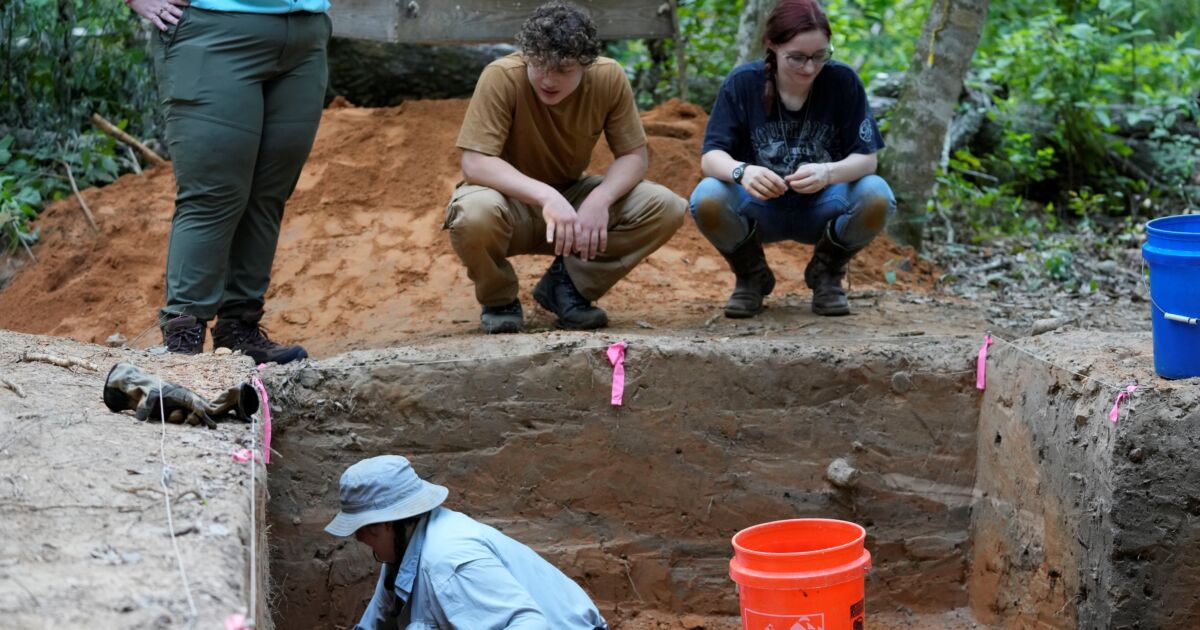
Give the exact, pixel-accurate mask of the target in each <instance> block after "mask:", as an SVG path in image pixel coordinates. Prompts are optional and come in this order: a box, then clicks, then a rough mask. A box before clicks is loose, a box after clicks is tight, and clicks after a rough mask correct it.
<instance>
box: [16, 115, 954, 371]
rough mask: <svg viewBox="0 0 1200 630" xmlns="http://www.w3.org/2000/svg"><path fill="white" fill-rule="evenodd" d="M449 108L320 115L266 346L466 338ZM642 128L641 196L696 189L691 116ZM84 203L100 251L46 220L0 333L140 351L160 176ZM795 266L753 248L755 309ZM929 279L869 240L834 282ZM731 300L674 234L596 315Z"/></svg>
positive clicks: (159, 279)
mask: <svg viewBox="0 0 1200 630" xmlns="http://www.w3.org/2000/svg"><path fill="white" fill-rule="evenodd" d="M466 104H467V101H465V100H447V101H412V102H408V103H405V104H403V105H402V106H400V107H395V108H389V109H367V108H354V107H348V106H346V104H345V103H339V104H338V107H336V108H331V109H329V110H327V111H326V113H325V116H324V119H323V120H322V123H321V129H320V132H319V134H318V137H317V142H316V146H315V147H314V149H313V152H312V156H311V157H310V159H309V161H308V164H307V166H306V167H305V169H304V172H303V175H302V176H301V178H300V183H299V185H298V187H297V190H296V193H295V195H294V196H293V197H292V200H291V201H290V203H289V204H288V209H287V215H286V217H285V219H284V224H283V230H282V234H281V238H280V242H279V247H278V251H277V254H276V258H275V268H274V282H273V285H272V288H271V290H270V293H269V295H268V302H267V309H268V317H267V320H266V323H267V325H268V326H269V328H270V329H271V331H272V334H273V336H275V337H277V338H280V339H287V340H296V341H300V342H302V343H304V344H305V345H306V346H307V347H308V349H309V350H310V351H311V352H313V353H314V354H316V355H318V356H320V355H326V356H327V355H331V354H335V353H337V352H340V351H344V350H350V349H361V348H371V347H386V346H389V345H394V344H396V343H398V342H402V341H404V340H406V339H410V338H412V337H413V336H420V335H436V334H445V333H469V332H473V331H475V330H476V329H477V326H478V316H479V306H478V304H477V303H476V302H475V299H474V291H473V287H472V285H471V282H470V280H469V279H468V278H467V275H466V271H465V270H464V268H463V267H462V265H461V264H460V262H459V260H458V258H457V256H455V254H454V252H453V251H452V249H451V248H450V244H449V240H448V238H447V235H446V234H445V233H444V232H443V231H442V229H441V228H442V221H443V216H444V209H445V204H446V202H447V200H448V198H449V196H450V193H451V191H452V190H453V189H454V186H455V185H456V183H457V182H458V181H459V180H460V178H461V174H460V171H459V167H458V150H457V149H456V148H455V147H454V142H455V138H456V136H457V134H458V128H459V124H460V123H461V121H462V117H463V114H464V112H465V111H466ZM643 120H644V122H645V125H646V131H647V133H648V134H649V136H650V143H649V148H650V172H649V175H648V179H651V180H654V181H657V182H660V183H662V184H665V185H667V186H669V187H670V188H671V189H672V190H674V191H675V192H676V193H678V194H679V195H681V196H684V197H687V196H688V195H689V193H690V192H691V189H692V187H693V186H694V185H695V184H696V183H697V182H698V181H699V179H700V171H699V154H700V143H701V140H702V138H703V135H704V125H705V123H706V116H705V114H704V112H703V110H701V109H700V108H698V107H695V106H693V105H687V104H682V103H679V102H675V101H672V102H669V103H667V104H664V105H663V106H661V107H659V108H657V109H655V110H654V111H651V112H648V113H646V114H644V115H643ZM213 150H214V151H220V150H221V148H220V147H213ZM611 160H612V156H611V153H610V152H609V151H608V150H607V148H606V146H605V145H604V143H603V142H602V143H601V145H600V146H599V147H597V149H596V154H595V156H594V160H593V163H592V167H591V169H590V170H591V171H592V172H596V173H602V172H603V170H604V169H605V167H606V166H607V165H608V164H609V163H610V162H611ZM83 195H84V197H85V199H86V200H87V202H88V204H89V206H91V208H92V211H93V212H94V213H95V215H96V221H97V223H98V224H99V225H100V229H101V233H100V234H95V233H93V232H92V231H91V229H90V228H89V227H88V225H87V223H86V222H85V220H84V217H83V214H82V212H81V210H80V208H79V204H78V202H77V201H75V200H74V199H73V198H72V199H67V200H64V201H61V202H58V203H56V204H53V205H52V206H51V207H49V208H48V209H47V210H46V212H45V213H44V214H43V215H42V217H41V218H40V219H39V221H38V224H37V227H38V228H39V229H40V230H41V234H42V240H41V242H40V243H39V245H38V246H37V247H36V248H35V252H36V254H37V256H38V258H39V261H40V262H39V263H38V264H36V265H32V266H29V267H27V268H26V269H25V270H24V271H23V272H21V273H20V274H19V275H18V276H17V277H16V278H15V279H14V280H13V282H12V284H11V285H10V286H9V287H7V288H6V289H5V290H4V291H3V292H0V328H5V329H10V330H15V331H21V332H29V333H39V334H50V335H59V336H66V337H73V338H75V339H79V340H81V341H92V342H103V340H104V339H105V338H107V337H108V336H109V335H111V334H113V333H116V332H120V333H122V334H124V335H125V336H126V337H128V338H130V339H131V340H134V341H133V342H132V345H134V346H137V347H147V346H149V345H152V344H154V343H157V342H158V340H159V335H158V331H157V330H154V329H153V328H152V326H153V323H154V316H155V312H156V309H157V308H158V307H160V306H161V305H162V303H163V299H164V298H163V267H164V261H165V256H166V253H165V252H166V245H167V239H168V235H169V230H170V224H171V215H172V212H173V207H174V204H173V199H174V179H173V177H172V174H171V170H170V169H169V168H167V167H163V168H158V169H154V170H152V171H148V172H147V173H146V174H145V175H142V176H137V175H128V176H125V177H123V178H121V179H120V180H118V181H117V182H116V183H114V184H112V185H110V186H107V187H105V188H103V189H91V190H86V191H84V193H83ZM810 253H811V248H809V247H807V246H803V245H798V244H786V245H775V246H770V247H768V258H769V259H770V261H771V264H772V267H773V268H774V269H775V272H776V275H777V276H778V278H779V284H778V286H777V288H776V290H775V296H774V297H773V298H772V301H775V302H779V301H781V300H787V299H789V298H788V296H789V294H790V295H792V296H793V298H792V301H793V302H794V301H796V300H797V299H799V300H807V299H808V298H809V291H808V289H807V288H806V287H805V286H804V282H803V270H804V265H805V264H806V263H807V261H808V258H809V255H810ZM548 262H549V260H548V259H546V258H539V257H519V258H518V259H517V260H516V261H515V266H516V268H517V270H518V272H519V275H520V278H521V283H522V299H523V301H524V302H525V304H526V307H527V312H534V311H537V310H538V309H537V308H536V306H535V304H534V302H533V301H532V300H531V299H530V298H529V293H528V291H529V289H530V288H531V287H532V285H533V284H534V282H536V279H537V278H538V276H539V275H540V274H541V273H542V272H543V271H544V268H545V266H546V265H547V264H548ZM889 272H895V273H894V274H893V273H889ZM935 278H936V270H935V269H933V267H932V266H930V265H929V264H927V263H925V262H922V261H919V260H917V259H916V257H915V255H913V254H912V252H910V251H906V250H904V249H902V248H899V247H897V246H895V245H894V244H892V243H890V242H888V241H886V240H883V239H881V240H879V241H877V242H876V243H874V244H872V245H871V246H870V247H869V248H868V249H867V250H866V251H865V252H864V253H862V254H860V255H859V256H858V257H857V258H856V259H855V261H854V262H853V263H852V265H851V270H850V283H851V286H852V287H853V288H854V289H863V288H876V289H881V288H887V287H889V286H890V287H894V288H899V289H926V288H928V287H931V286H932V285H933V283H934V281H935ZM889 281H891V282H890V283H889ZM732 285H733V277H732V275H731V274H730V273H729V272H728V269H727V268H726V265H725V262H724V261H723V260H722V259H721V258H720V257H719V256H718V255H717V253H716V252H715V250H713V249H712V247H711V246H710V245H709V244H708V242H707V241H705V240H704V238H703V237H702V236H701V235H700V234H699V232H698V231H697V230H696V228H695V225H694V224H693V223H692V221H691V220H690V219H689V220H688V221H687V222H686V223H685V224H684V227H683V229H681V230H680V232H679V233H678V234H677V235H676V236H675V237H674V238H673V239H672V240H671V241H670V242H669V243H668V244H667V245H666V246H665V247H663V248H662V249H661V250H660V251H658V252H657V253H655V254H654V255H653V256H652V257H651V258H650V259H649V260H648V261H647V262H646V264H643V265H642V266H640V267H638V268H637V269H635V270H634V271H633V272H632V273H631V274H630V275H629V277H628V278H627V279H626V280H625V281H624V282H622V283H621V284H619V285H618V286H617V287H616V288H615V289H614V290H613V291H612V292H611V293H610V294H609V295H607V296H605V297H604V298H603V299H602V300H601V301H600V305H601V306H603V307H604V308H606V309H607V310H608V311H609V312H610V315H611V317H612V320H613V325H614V327H616V328H617V329H621V328H633V327H635V326H638V327H642V328H645V327H647V326H648V325H649V326H655V327H660V328H661V327H694V326H696V325H698V324H702V323H704V322H705V321H706V320H708V319H709V318H711V317H712V316H713V315H715V314H718V313H719V312H720V307H721V305H722V304H723V303H724V301H725V298H726V297H727V295H728V292H729V290H730V289H731V288H732ZM769 303H770V302H769ZM530 323H531V324H532V325H533V327H535V328H539V327H541V328H546V327H549V326H550V325H551V324H552V320H551V318H550V316H549V315H548V314H546V313H535V314H534V315H533V317H532V318H531V322H530ZM143 332H145V333H146V334H145V336H144V337H141V338H139V337H138V335H139V333H143Z"/></svg>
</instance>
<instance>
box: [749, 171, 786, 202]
mask: <svg viewBox="0 0 1200 630" xmlns="http://www.w3.org/2000/svg"><path fill="white" fill-rule="evenodd" d="M742 188H745V189H746V192H748V193H750V196H751V197H754V198H755V199H757V200H759V201H766V200H768V199H774V198H776V197H779V196H780V195H782V194H783V193H785V192H787V189H788V185H787V183H786V182H784V181H783V178H782V177H780V176H779V175H778V174H776V173H775V171H772V170H771V169H769V168H764V167H762V166H754V165H750V166H747V167H746V172H745V174H743V175H742Z"/></svg>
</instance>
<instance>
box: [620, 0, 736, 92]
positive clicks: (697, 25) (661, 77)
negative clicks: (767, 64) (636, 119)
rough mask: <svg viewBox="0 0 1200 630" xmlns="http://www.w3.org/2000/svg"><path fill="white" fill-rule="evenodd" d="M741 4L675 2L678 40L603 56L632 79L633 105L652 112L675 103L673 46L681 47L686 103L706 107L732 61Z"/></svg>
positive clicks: (630, 44)
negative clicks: (615, 61) (635, 101)
mask: <svg viewBox="0 0 1200 630" xmlns="http://www.w3.org/2000/svg"><path fill="white" fill-rule="evenodd" d="M741 9H742V2H741V0H735V1H734V2H730V1H729V0H679V8H678V17H679V35H680V36H679V38H678V40H675V39H667V40H663V41H661V42H647V41H643V40H636V41H633V40H631V41H621V42H614V43H612V44H610V45H609V49H608V54H609V55H611V56H612V57H614V58H616V59H618V60H620V61H621V63H622V65H624V66H625V68H626V70H628V71H629V72H631V73H633V78H632V80H633V84H634V88H635V90H636V91H637V98H638V105H640V106H641V107H652V106H654V105H656V104H658V103H661V102H663V101H665V100H667V99H670V98H678V97H679V96H680V91H679V71H678V64H677V46H679V45H682V46H683V47H684V58H685V61H684V63H685V64H686V65H687V73H686V74H687V80H688V100H689V101H691V102H693V103H701V104H703V105H704V106H706V107H707V106H709V105H711V103H712V102H713V100H714V99H715V98H716V95H717V90H718V89H719V88H720V87H721V81H722V80H723V79H724V78H725V75H727V74H729V71H730V70H732V69H733V65H734V62H735V61H736V59H735V57H736V39H737V29H738V16H739V15H740V13H741Z"/></svg>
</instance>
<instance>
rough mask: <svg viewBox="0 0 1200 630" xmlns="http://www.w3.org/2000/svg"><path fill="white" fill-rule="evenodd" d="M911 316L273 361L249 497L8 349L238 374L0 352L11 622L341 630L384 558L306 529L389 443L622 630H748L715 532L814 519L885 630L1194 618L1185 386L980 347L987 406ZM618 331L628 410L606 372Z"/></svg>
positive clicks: (212, 377) (204, 447)
mask: <svg viewBox="0 0 1200 630" xmlns="http://www.w3.org/2000/svg"><path fill="white" fill-rule="evenodd" d="M860 306H861V304H860ZM922 308H927V307H920V306H914V305H911V304H908V303H906V302H904V301H903V300H900V301H897V300H892V299H883V300H881V301H880V303H879V304H878V305H877V309H878V311H877V313H876V315H874V316H866V317H862V316H860V317H854V318H848V319H845V320H841V321H839V322H836V323H831V322H828V321H823V320H817V319H816V318H814V317H811V316H807V317H806V316H803V315H801V314H799V313H797V312H795V311H794V310H793V311H788V309H786V308H785V309H783V311H782V312H775V313H774V314H772V315H770V316H768V317H766V318H765V319H764V320H763V321H762V322H759V323H756V324H753V326H755V328H749V327H747V325H733V324H729V323H718V324H715V325H714V326H713V327H712V328H711V329H706V330H704V331H703V332H698V331H682V332H681V331H676V332H671V333H668V334H647V333H646V332H644V331H643V332H641V333H635V332H633V331H614V332H612V333H607V334H598V335H597V334H578V333H556V332H544V333H535V334H530V335H523V336H513V337H503V338H494V337H483V336H476V335H458V336H452V337H449V338H446V339H431V340H426V341H423V342H418V343H414V344H412V345H409V346H406V347H403V348H396V349H390V350H379V351H362V352H354V353H349V354H344V355H340V356H337V357H334V358H330V359H324V360H319V361H314V362H311V363H307V364H305V365H301V366H296V367H283V368H279V367H272V368H269V369H267V370H266V371H265V372H263V373H262V374H263V377H264V380H265V381H266V384H267V388H268V390H269V391H270V392H271V395H272V403H273V405H272V406H273V408H274V410H275V413H274V417H273V422H274V442H273V447H274V450H275V452H276V454H275V456H274V457H273V458H272V460H271V463H270V464H269V466H267V467H265V468H264V467H263V466H261V465H259V466H257V467H255V475H254V476H253V477H252V476H251V475H250V466H249V464H246V463H239V462H237V461H236V460H235V459H234V458H233V457H232V454H233V453H234V452H235V451H238V450H240V449H242V448H246V447H250V446H253V444H254V443H253V440H252V437H251V436H252V431H251V428H250V427H249V426H247V425H240V424H222V425H221V426H220V428H218V429H217V430H216V431H208V430H205V429H201V428H198V427H182V426H177V425H167V426H166V432H165V438H164V433H163V431H162V427H160V426H158V425H154V424H141V423H138V422H136V421H135V420H133V419H132V418H131V417H130V416H128V415H119V414H112V413H110V412H108V411H107V410H106V409H105V408H104V406H103V403H102V402H101V401H100V396H99V388H100V386H101V385H102V383H103V370H99V371H96V372H92V371H90V370H84V369H80V368H71V369H69V370H68V369H64V368H62V367H58V366H55V365H49V364H45V363H37V362H25V361H21V360H20V357H21V355H23V354H24V353H27V352H43V353H47V354H52V355H58V356H76V357H83V358H84V359H86V360H88V361H89V362H91V363H93V364H96V366H97V367H103V368H106V367H107V366H108V365H111V364H112V363H114V362H116V361H130V362H133V363H136V364H139V365H140V366H141V367H143V368H144V369H146V370H149V371H153V372H156V373H161V374H162V375H163V376H164V377H166V378H169V379H171V380H173V381H175V382H179V383H181V384H185V385H189V386H191V387H194V388H196V389H197V390H198V391H200V392H202V393H205V394H207V395H213V394H214V393H215V392H216V391H219V390H220V388H222V387H227V386H228V385H229V384H230V383H232V382H237V381H238V380H240V379H242V378H245V377H246V376H247V375H248V374H249V373H250V371H251V369H252V366H249V365H248V363H247V362H246V361H245V359H243V358H239V357H224V358H223V357H215V356H213V355H211V354H210V355H204V356H201V357H195V358H182V357H170V356H168V357H155V356H152V355H148V354H146V353H145V352H142V351H133V350H113V349H108V348H101V347H98V346H94V345H90V344H82V343H78V342H72V341H69V340H64V339H54V338H47V337H36V336H29V335H20V334H15V333H7V332H2V331H0V341H3V343H2V344H0V363H3V365H4V366H5V367H6V370H5V372H4V373H3V376H4V378H5V379H6V380H7V381H9V382H12V383H14V384H16V385H18V386H19V387H21V388H22V390H23V393H24V394H25V397H24V398H20V397H18V396H17V395H16V394H15V393H14V392H10V391H9V390H8V389H4V390H0V436H3V437H2V438H0V481H3V482H4V483H3V484H0V516H2V518H0V618H4V619H10V620H14V621H13V623H15V624H17V626H19V627H40V626H47V625H52V626H55V627H117V626H120V627H129V628H143V627H144V628H152V627H176V626H183V625H186V623H187V622H188V621H189V620H190V619H196V621H197V622H198V624H199V625H198V626H197V627H213V626H214V625H215V624H221V623H223V621H224V620H225V619H227V618H228V616H229V615H231V614H236V613H239V612H241V613H245V612H249V611H250V609H251V608H253V609H254V610H255V611H256V613H257V616H258V617H259V624H258V627H260V628H268V627H271V625H272V624H273V625H274V626H275V627H277V628H288V629H290V628H338V627H346V626H347V625H349V624H350V623H352V622H353V620H354V619H355V618H356V617H357V615H358V614H359V613H361V611H362V609H363V607H364V605H365V603H366V601H367V599H368V598H369V596H370V593H371V589H372V587H373V582H374V579H375V571H376V568H377V566H378V565H377V564H376V563H375V562H374V561H373V559H372V558H371V555H370V553H369V551H368V550H367V549H366V548H365V547H363V546H361V545H359V544H357V543H356V542H354V541H353V540H351V539H334V538H332V537H330V536H328V535H327V534H325V532H324V531H323V527H324V525H325V524H326V523H327V522H328V520H329V518H330V517H331V516H332V514H333V513H334V511H335V510H336V506H337V480H338V477H339V476H340V474H341V472H342V470H344V469H345V467H346V466H348V465H349V464H351V463H353V462H354V461H357V460H359V459H361V458H364V457H368V456H371V455H376V454H381V453H401V454H405V455H407V456H409V457H410V458H411V459H412V460H413V461H414V463H415V465H416V467H417V469H418V470H419V471H420V472H421V473H422V474H424V475H426V476H428V477H429V478H430V479H431V480H433V481H436V482H437V483H440V484H443V485H445V486H447V487H448V488H450V490H451V495H450V498H449V499H448V501H447V505H448V506H449V507H451V508H453V509H457V510H460V511H463V512H465V513H467V514H470V515H472V516H474V517H476V518H478V519H480V520H483V521H484V522H487V523H489V524H492V525H494V526H496V527H498V528H499V529H501V530H502V531H504V532H506V533H508V534H510V535H512V536H513V537H515V538H517V539H519V540H522V541H524V542H526V543H528V544H529V545H531V546H532V547H534V548H535V549H537V550H538V551H539V552H541V553H543V554H544V555H545V556H546V557H548V558H549V559H550V560H551V561H553V562H554V563H555V564H556V565H558V566H559V567H561V568H562V569H563V570H564V571H565V572H566V573H567V574H568V575H570V576H571V577H572V578H574V579H576V580H578V581H579V583H580V584H581V585H583V586H584V587H585V589H587V590H588V592H589V593H590V594H591V595H592V596H593V597H594V598H595V599H596V600H597V602H598V604H599V605H600V606H601V609H602V610H603V612H604V613H605V614H606V616H607V617H608V618H609V619H610V621H611V622H612V623H613V626H614V628H615V629H619V630H651V629H655V630H664V629H667V628H672V629H678V628H688V629H691V630H695V629H697V628H704V629H706V630H733V629H734V628H737V627H738V622H737V618H736V613H737V595H736V591H735V589H734V587H733V584H732V582H731V581H730V580H729V578H728V575H727V568H728V564H727V563H728V560H729V557H730V555H731V548H730V543H729V540H730V538H731V536H732V535H733V533H735V532H736V531H738V530H739V529H741V528H743V527H746V526H748V525H752V524H756V523H760V522H764V521H768V520H774V519H782V518H794V517H807V516H811V517H829V518H839V519H844V520H849V521H853V522H856V523H859V524H862V525H864V526H865V527H866V528H867V531H868V539H867V548H868V549H869V550H870V551H871V553H872V554H873V559H874V569H873V570H872V572H871V573H870V575H869V576H868V579H867V585H866V586H867V600H866V601H867V611H868V618H869V619H870V622H869V623H870V624H871V627H873V628H884V629H891V628H906V627H928V628H953V629H960V628H977V627H1048V628H1102V627H1114V628H1116V627H1130V628H1136V627H1142V628H1153V627H1194V626H1195V625H1197V623H1198V622H1200V598H1198V597H1200V596H1198V595H1197V594H1198V593H1200V563H1198V562H1197V561H1196V559H1195V554H1193V553H1191V551H1192V550H1194V549H1195V548H1196V547H1197V545H1200V527H1198V526H1197V525H1196V517H1197V516H1200V469H1198V468H1197V467H1196V466H1195V465H1194V462H1195V461H1197V459H1198V458H1200V452H1198V450H1200V409H1198V407H1197V402H1198V401H1197V399H1198V398H1200V393H1198V392H1197V389H1196V381H1195V380H1192V381H1165V380H1161V379H1158V378H1156V377H1155V376H1154V375H1153V373H1152V369H1151V365H1152V358H1151V353H1150V345H1151V344H1150V337H1149V335H1148V334H1132V335H1130V334H1123V335H1120V336H1117V335H1113V336H1111V337H1108V336H1104V335H1102V334H1100V333H1097V332H1095V331H1080V330H1074V331H1067V332H1061V333H1051V334H1046V335H1041V336H1037V337H1031V338H1015V339H1009V340H1001V341H997V343H996V344H995V345H993V346H992V348H991V349H990V357H989V358H988V361H987V365H988V372H987V389H986V391H983V392H981V391H979V390H978V389H976V372H975V365H976V356H977V352H978V349H979V345H980V342H981V339H982V332H980V331H979V330H977V329H974V330H973V329H972V328H971V327H970V325H969V324H970V322H969V321H967V319H969V318H965V316H963V312H962V311H955V310H954V308H953V307H952V306H950V305H944V304H943V305H940V310H939V317H940V319H938V320H937V321H938V322H939V323H937V324H936V325H935V324H927V325H924V326H923V327H921V328H918V327H917V326H916V325H915V324H913V325H911V326H910V325H905V326H897V327H892V328H890V329H887V330H884V329H882V327H881V326H879V323H878V322H879V319H880V318H890V319H892V320H894V321H904V322H917V321H919V320H920V319H922V315H921V313H922V311H921V309H922ZM926 312H927V311H926ZM930 319H931V320H932V318H930ZM784 324H786V325H784ZM963 331H966V332H963ZM655 332H657V331H655ZM617 340H623V341H626V342H627V343H628V350H627V361H626V374H627V378H628V381H627V385H626V388H625V404H624V405H623V406H621V407H613V406H612V405H610V404H609V397H610V386H611V374H612V372H611V370H612V368H611V366H610V364H609V363H608V360H607V358H606V357H605V355H604V349H605V347H606V346H607V345H608V344H609V343H612V342H614V341H617ZM1014 344H1015V345H1014ZM1046 361H1051V362H1053V363H1054V364H1056V365H1051V363H1048V362H1046ZM1134 381H1136V382H1137V383H1139V389H1138V390H1137V391H1135V392H1134V393H1133V395H1132V396H1131V397H1130V398H1129V399H1127V400H1125V401H1123V402H1122V405H1121V407H1120V408H1119V409H1118V420H1117V422H1115V423H1114V422H1112V421H1110V420H1109V413H1110V411H1111V409H1112V407H1113V402H1114V399H1115V397H1116V390H1117V389H1118V388H1120V387H1121V386H1124V385H1126V384H1128V383H1130V382H1134ZM163 445H165V446H166V451H165V455H166V460H167V461H168V463H169V465H170V468H171V470H172V480H171V482H170V486H171V488H172V490H173V493H172V499H173V500H172V506H173V510H174V512H173V515H174V520H173V527H174V529H173V530H172V529H171V526H169V525H168V522H167V520H166V518H165V514H164V502H163V497H162V494H161V492H159V491H158V490H157V488H158V487H159V477H160V475H161V464H162V457H161V456H160V448H161V446H163ZM268 490H269V502H268V500H267V494H268ZM251 497H255V499H256V504H255V508H254V509H253V510H251V507H250V500H251ZM264 505H265V510H264ZM172 531H173V532H174V533H175V538H176V542H177V544H178V545H179V555H178V556H176V555H175V553H174V552H173V550H172V547H171V536H170V534H171V533H172ZM251 541H254V542H255V544H254V546H253V548H252V546H251ZM252 549H253V551H252ZM180 567H182V568H183V571H184V572H186V574H187V576H188V578H189V584H190V594H191V596H192V599H193V604H194V606H195V607H196V611H197V612H196V614H195V616H193V615H192V613H191V612H190V605H189V603H188V600H187V597H186V594H187V593H188V591H186V590H185V589H184V588H183V586H182V578H181V571H180ZM255 578H257V579H255ZM268 581H269V582H270V585H269V586H268ZM251 603H253V606H251V605H250V604H251ZM272 613H273V618H272V617H271V616H269V615H270V614H272Z"/></svg>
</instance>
